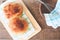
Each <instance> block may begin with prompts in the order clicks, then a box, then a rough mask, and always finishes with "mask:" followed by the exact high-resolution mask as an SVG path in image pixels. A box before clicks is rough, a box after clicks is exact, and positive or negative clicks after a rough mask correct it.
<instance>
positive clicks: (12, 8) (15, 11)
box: [4, 2, 23, 18]
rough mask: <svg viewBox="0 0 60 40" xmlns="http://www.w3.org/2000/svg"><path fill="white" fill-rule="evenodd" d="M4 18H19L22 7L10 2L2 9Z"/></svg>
mask: <svg viewBox="0 0 60 40" xmlns="http://www.w3.org/2000/svg"><path fill="white" fill-rule="evenodd" d="M4 12H5V16H6V17H7V18H11V17H13V16H21V15H22V12H23V7H22V5H20V4H18V3H13V2H11V3H10V4H8V5H6V6H5V7H4Z"/></svg>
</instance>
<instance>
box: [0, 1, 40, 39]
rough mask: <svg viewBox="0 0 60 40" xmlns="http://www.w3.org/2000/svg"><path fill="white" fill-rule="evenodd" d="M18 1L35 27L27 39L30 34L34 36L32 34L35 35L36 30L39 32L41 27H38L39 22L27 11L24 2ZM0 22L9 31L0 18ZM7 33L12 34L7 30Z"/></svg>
mask: <svg viewBox="0 0 60 40" xmlns="http://www.w3.org/2000/svg"><path fill="white" fill-rule="evenodd" d="M17 2H18V1H17ZM20 3H21V4H22V6H23V10H24V11H25V13H26V15H27V16H28V18H29V19H30V21H31V23H32V24H33V26H34V29H35V32H34V33H33V34H32V35H30V36H29V37H28V38H27V39H30V38H31V37H32V36H34V35H36V34H37V33H38V32H40V31H41V28H40V26H39V24H38V23H37V22H36V20H35V19H34V17H33V16H32V15H31V13H30V12H29V10H28V9H27V8H26V6H25V5H24V3H23V2H22V1H20ZM1 22H2V23H3V25H4V27H5V28H6V30H7V31H9V30H8V28H7V27H6V26H5V24H4V22H3V21H2V20H1ZM8 33H9V34H10V35H11V34H12V33H10V32H8Z"/></svg>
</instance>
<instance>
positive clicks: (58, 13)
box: [44, 0, 60, 29]
mask: <svg viewBox="0 0 60 40" xmlns="http://www.w3.org/2000/svg"><path fill="white" fill-rule="evenodd" d="M44 16H45V20H46V23H47V25H48V26H52V27H53V28H55V29H56V28H57V27H59V26H60V0H57V4H56V7H55V9H54V10H53V11H51V12H50V13H49V14H44Z"/></svg>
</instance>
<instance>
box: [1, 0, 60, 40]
mask: <svg viewBox="0 0 60 40" xmlns="http://www.w3.org/2000/svg"><path fill="white" fill-rule="evenodd" d="M23 1H24V3H25V4H26V6H27V7H28V9H29V10H30V11H31V13H32V15H33V16H34V17H35V19H36V20H37V22H38V23H39V25H40V26H41V28H42V31H41V32H39V33H38V34H37V35H35V36H34V37H32V38H31V39H30V40H60V27H59V28H57V29H53V28H52V27H50V26H47V25H46V22H45V19H44V16H43V17H41V15H40V14H39V10H38V8H39V4H40V3H38V2H35V1H34V0H23ZM50 2H51V1H50ZM51 4H52V3H51ZM44 11H45V10H44ZM41 14H43V13H42V12H41ZM0 40H12V38H11V37H10V36H9V34H8V32H7V31H6V30H5V28H4V27H3V26H2V24H1V23H0Z"/></svg>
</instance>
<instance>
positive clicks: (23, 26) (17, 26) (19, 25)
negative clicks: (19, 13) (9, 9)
mask: <svg viewBox="0 0 60 40" xmlns="http://www.w3.org/2000/svg"><path fill="white" fill-rule="evenodd" d="M9 26H10V28H11V29H12V31H14V32H15V33H19V32H21V33H24V32H25V31H27V29H28V23H27V22H26V21H25V20H24V19H21V18H17V17H16V18H13V19H12V20H10V22H9Z"/></svg>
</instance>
